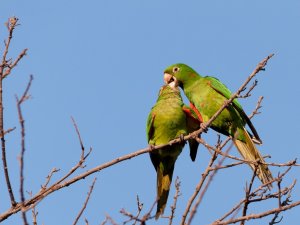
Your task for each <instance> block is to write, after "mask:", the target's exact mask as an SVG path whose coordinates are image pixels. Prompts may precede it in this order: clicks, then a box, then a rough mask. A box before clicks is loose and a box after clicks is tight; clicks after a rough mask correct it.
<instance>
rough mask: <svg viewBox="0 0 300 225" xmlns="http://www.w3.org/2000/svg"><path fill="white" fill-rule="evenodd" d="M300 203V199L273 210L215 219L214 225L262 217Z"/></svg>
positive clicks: (224, 224)
mask: <svg viewBox="0 0 300 225" xmlns="http://www.w3.org/2000/svg"><path fill="white" fill-rule="evenodd" d="M298 205H300V201H297V202H294V203H292V204H290V205H286V206H283V207H281V208H274V209H271V210H268V211H265V212H262V213H257V214H250V215H247V216H241V217H238V218H235V219H230V220H226V221H215V222H214V223H212V225H226V224H233V223H237V222H241V221H243V220H253V219H260V218H263V217H266V216H269V215H272V214H275V213H277V212H283V211H286V210H288V209H291V208H294V207H296V206H298Z"/></svg>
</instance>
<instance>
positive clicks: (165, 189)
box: [155, 159, 175, 219]
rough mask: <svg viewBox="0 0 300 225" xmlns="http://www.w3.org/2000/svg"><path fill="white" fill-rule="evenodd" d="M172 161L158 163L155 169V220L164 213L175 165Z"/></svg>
mask: <svg viewBox="0 0 300 225" xmlns="http://www.w3.org/2000/svg"><path fill="white" fill-rule="evenodd" d="M165 161H166V162H165ZM170 161H171V162H170ZM172 161H173V160H172V159H171V160H164V162H160V163H159V165H158V168H157V211H156V215H155V219H158V218H159V217H160V215H162V214H163V213H164V210H165V207H166V204H167V201H168V196H169V191H170V186H171V182H172V176H173V171H174V164H175V161H173V162H172Z"/></svg>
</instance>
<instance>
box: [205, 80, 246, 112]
mask: <svg viewBox="0 0 300 225" xmlns="http://www.w3.org/2000/svg"><path fill="white" fill-rule="evenodd" d="M205 78H206V79H207V80H209V81H210V84H211V87H212V88H213V89H214V90H215V91H216V92H218V93H219V94H221V95H223V96H224V97H225V98H227V99H230V97H231V95H232V93H231V91H230V90H229V89H228V88H227V87H226V86H225V85H224V84H223V83H222V82H221V81H219V80H218V79H217V78H215V77H205ZM232 103H233V105H234V107H235V108H236V109H237V110H238V111H240V110H242V111H243V108H242V106H241V104H240V103H239V102H238V100H237V99H234V100H233V101H232Z"/></svg>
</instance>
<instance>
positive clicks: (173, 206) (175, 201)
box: [169, 177, 181, 225]
mask: <svg viewBox="0 0 300 225" xmlns="http://www.w3.org/2000/svg"><path fill="white" fill-rule="evenodd" d="M180 184H181V182H180V181H179V178H178V177H176V180H175V189H176V192H175V196H174V202H173V205H171V215H170V217H169V225H172V223H173V219H174V217H175V210H176V205H177V200H178V197H179V196H180V195H181V193H180Z"/></svg>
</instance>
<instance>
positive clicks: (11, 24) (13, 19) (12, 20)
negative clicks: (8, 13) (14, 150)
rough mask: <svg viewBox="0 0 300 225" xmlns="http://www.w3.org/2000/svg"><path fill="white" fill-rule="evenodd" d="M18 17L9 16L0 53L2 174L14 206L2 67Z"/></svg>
mask: <svg viewBox="0 0 300 225" xmlns="http://www.w3.org/2000/svg"><path fill="white" fill-rule="evenodd" d="M17 22H18V18H16V17H11V18H9V20H8V22H7V28H8V38H7V41H6V42H5V49H4V52H3V55H2V62H1V64H0V136H1V148H2V162H3V169H4V176H5V180H6V185H7V190H8V194H9V197H10V202H11V205H12V207H14V206H16V204H17V203H16V201H15V197H14V193H13V190H12V187H11V183H10V178H9V173H8V165H7V160H6V146H5V138H4V111H3V85H2V83H3V78H4V69H5V68H6V67H7V58H6V57H7V53H8V49H9V46H10V42H11V39H12V36H13V31H14V29H15V27H16V26H17Z"/></svg>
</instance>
